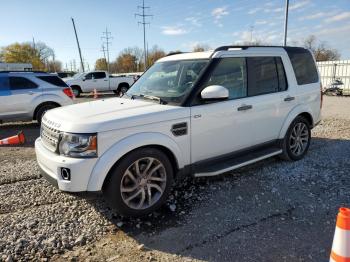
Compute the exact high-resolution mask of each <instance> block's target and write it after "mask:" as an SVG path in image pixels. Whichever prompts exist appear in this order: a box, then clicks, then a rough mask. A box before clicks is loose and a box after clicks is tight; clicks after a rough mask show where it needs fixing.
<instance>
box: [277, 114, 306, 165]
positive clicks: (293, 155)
mask: <svg viewBox="0 0 350 262" xmlns="http://www.w3.org/2000/svg"><path fill="white" fill-rule="evenodd" d="M310 141H311V130H310V124H309V122H308V121H307V120H306V119H305V117H302V116H298V117H296V118H295V119H294V121H293V122H292V123H291V125H290V126H289V128H288V131H287V133H286V135H285V137H284V139H283V145H282V148H283V152H282V155H281V157H282V158H283V159H285V160H294V161H296V160H300V159H302V158H303V157H304V156H305V154H306V153H307V151H308V149H309V146H310Z"/></svg>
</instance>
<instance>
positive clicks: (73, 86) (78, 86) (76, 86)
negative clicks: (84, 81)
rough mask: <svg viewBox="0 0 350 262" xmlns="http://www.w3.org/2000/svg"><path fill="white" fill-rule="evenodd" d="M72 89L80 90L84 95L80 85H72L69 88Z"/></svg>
mask: <svg viewBox="0 0 350 262" xmlns="http://www.w3.org/2000/svg"><path fill="white" fill-rule="evenodd" d="M69 87H70V88H72V89H73V88H78V89H79V90H80V92H81V93H82V92H83V90H82V89H81V86H80V85H76V84H73V85H70V86H69Z"/></svg>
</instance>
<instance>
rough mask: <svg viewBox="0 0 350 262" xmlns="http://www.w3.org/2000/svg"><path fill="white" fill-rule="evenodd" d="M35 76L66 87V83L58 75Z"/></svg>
mask: <svg viewBox="0 0 350 262" xmlns="http://www.w3.org/2000/svg"><path fill="white" fill-rule="evenodd" d="M37 78H39V79H41V80H43V81H45V82H47V83H49V84H51V85H54V86H59V87H68V85H67V84H66V83H65V82H64V81H63V80H62V79H61V78H59V77H58V76H37Z"/></svg>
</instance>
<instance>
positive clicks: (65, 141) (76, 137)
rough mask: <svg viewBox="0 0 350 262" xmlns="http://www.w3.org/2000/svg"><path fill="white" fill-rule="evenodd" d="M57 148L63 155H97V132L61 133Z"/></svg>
mask: <svg viewBox="0 0 350 262" xmlns="http://www.w3.org/2000/svg"><path fill="white" fill-rule="evenodd" d="M58 148H59V152H60V155H64V156H70V157H81V158H84V157H97V134H71V133H63V135H62V138H61V141H60V145H59V147H58Z"/></svg>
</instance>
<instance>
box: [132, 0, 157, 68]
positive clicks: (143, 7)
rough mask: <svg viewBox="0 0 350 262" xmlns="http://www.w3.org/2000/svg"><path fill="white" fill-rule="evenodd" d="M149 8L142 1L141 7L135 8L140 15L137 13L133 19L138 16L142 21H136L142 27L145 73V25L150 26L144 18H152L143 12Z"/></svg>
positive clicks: (145, 66)
mask: <svg viewBox="0 0 350 262" xmlns="http://www.w3.org/2000/svg"><path fill="white" fill-rule="evenodd" d="M149 8H150V7H149V6H145V0H142V6H140V5H139V6H137V9H138V10H140V9H141V10H142V13H141V14H139V13H137V14H135V17H136V16H139V17H141V19H142V21H138V22H137V24H138V25H140V24H141V25H142V26H143V54H144V59H145V64H144V69H145V71H146V69H147V66H148V65H147V48H146V25H150V24H151V23H150V22H146V18H147V17H150V16H152V17H153V15H151V14H146V12H145V11H146V10H147V9H149Z"/></svg>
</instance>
